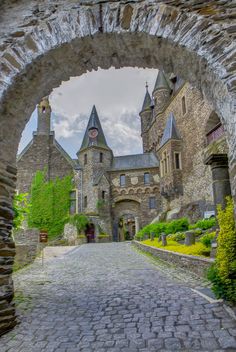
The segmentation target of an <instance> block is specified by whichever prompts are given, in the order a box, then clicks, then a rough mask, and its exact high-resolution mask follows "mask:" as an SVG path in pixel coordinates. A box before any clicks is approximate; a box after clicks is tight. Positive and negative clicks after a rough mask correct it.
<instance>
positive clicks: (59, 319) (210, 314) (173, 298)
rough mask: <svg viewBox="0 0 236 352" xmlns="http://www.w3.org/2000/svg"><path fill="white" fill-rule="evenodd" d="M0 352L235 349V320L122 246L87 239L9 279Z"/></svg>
mask: <svg viewBox="0 0 236 352" xmlns="http://www.w3.org/2000/svg"><path fill="white" fill-rule="evenodd" d="M15 287H16V292H17V294H16V298H17V307H18V314H19V319H20V320H21V324H19V325H18V326H17V327H16V328H15V329H14V330H13V331H11V332H9V333H8V334H6V335H4V336H2V337H1V338H0V351H1V352H20V351H21V352H44V351H45V352H54V351H57V352H72V351H73V352H75V351H77V352H121V351H122V352H137V351H140V352H152V351H178V350H180V351H186V352H189V351H201V352H206V351H214V352H217V351H236V322H235V321H234V320H232V319H231V318H230V317H229V316H228V314H227V312H226V311H225V310H224V309H223V307H222V306H221V305H220V304H219V303H214V304H210V303H208V302H207V301H206V300H205V299H204V298H202V297H200V296H198V295H197V294H196V293H194V292H193V291H192V290H191V289H190V287H189V286H188V285H187V284H186V283H181V282H178V281H176V280H175V279H171V278H170V277H169V276H166V275H165V274H164V273H163V271H160V270H158V266H157V265H154V264H152V263H151V262H150V260H149V259H148V258H147V257H146V256H143V255H141V254H140V253H137V252H136V251H135V250H134V249H132V248H131V246H130V244H127V243H108V244H88V245H83V246H81V247H79V248H77V249H74V250H72V251H70V252H69V253H67V254H65V255H62V256H60V257H57V258H53V259H48V260H46V261H45V265H44V268H42V266H41V263H40V261H39V260H37V261H36V262H35V263H34V264H33V265H31V266H30V267H27V268H26V269H23V270H21V271H20V272H19V273H17V274H16V277H15Z"/></svg>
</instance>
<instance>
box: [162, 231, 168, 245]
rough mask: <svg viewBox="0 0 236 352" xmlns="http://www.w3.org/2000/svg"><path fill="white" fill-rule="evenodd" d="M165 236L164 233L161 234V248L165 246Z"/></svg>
mask: <svg viewBox="0 0 236 352" xmlns="http://www.w3.org/2000/svg"><path fill="white" fill-rule="evenodd" d="M166 237H167V235H166V234H165V233H162V234H161V241H162V246H167V239H166Z"/></svg>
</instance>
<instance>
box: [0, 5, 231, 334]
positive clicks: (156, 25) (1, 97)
mask: <svg viewBox="0 0 236 352" xmlns="http://www.w3.org/2000/svg"><path fill="white" fill-rule="evenodd" d="M0 16H1V18H0V49H1V58H0V65H1V70H0V245H1V251H0V261H1V283H0V284H1V291H0V292H1V294H0V315H1V321H0V332H1V333H3V332H4V331H6V330H9V329H10V328H12V327H13V326H14V325H15V313H14V306H13V304H12V298H13V282H12V278H11V272H12V264H13V258H14V255H15V249H14V243H13V241H12V239H11V229H12V219H13V211H12V199H13V195H14V192H15V187H16V173H17V170H16V153H17V148H18V145H19V141H20V136H21V133H22V131H23V129H24V126H25V124H26V122H27V121H28V120H29V118H30V115H31V113H32V112H33V109H34V107H35V105H36V104H37V103H38V102H39V101H40V100H41V99H42V98H43V97H44V96H47V95H49V94H50V92H51V90H52V89H53V88H54V87H56V86H58V85H59V84H60V83H61V81H62V80H64V81H65V80H68V79H69V77H71V76H76V75H77V76H80V75H82V74H83V73H85V72H86V71H87V70H90V71H91V70H93V69H97V68H98V67H101V68H103V69H107V68H109V67H111V66H114V67H116V68H120V67H124V66H132V67H135V66H137V67H152V68H163V69H164V70H165V71H166V72H174V73H175V74H177V75H178V76H179V77H182V78H183V79H184V80H186V81H187V82H190V84H191V85H192V86H194V87H197V88H199V89H200V91H201V93H202V94H203V95H204V97H206V98H208V99H209V101H210V102H211V103H212V106H213V110H214V112H215V113H216V114H217V115H218V116H219V122H220V123H221V124H222V127H219V130H218V127H217V125H215V130H210V131H209V136H208V137H209V141H210V140H211V139H212V138H214V136H216V135H217V134H219V132H220V129H221V128H223V129H224V133H225V137H226V140H227V146H228V147H229V151H228V157H229V175H230V180H231V186H232V195H233V197H234V199H235V194H236V193H235V191H236V182H235V178H236V157H235V155H236V154H235V153H236V147H235V146H236V138H235V116H236V115H235V107H236V80H235V53H236V45H235V33H236V26H235V4H234V2H233V1H223V2H222V1H214V2H209V4H207V6H206V3H205V2H202V1H200V0H190V1H180V0H170V1H164V0H156V1H151V0H144V1H132V2H129V1H126V0H125V1H122V2H121V1H112V0H111V1H97V0H88V1H87V0H84V1H80V2H75V1H73V0H63V1H62V0H59V1H57V2H56V3H55V2H54V3H52V2H51V1H46V0H45V1H36V0H29V1H28V0H27V1H26V0H19V1H11V0H3V1H1V4H0ZM222 48H223V49H222ZM62 68H63V69H62ZM183 106H184V102H183ZM174 117H175V120H176V126H177V128H178V130H179V133H180V136H181V131H180V127H179V125H178V122H177V116H176V115H174ZM191 120H192V118H191ZM213 120H214V119H213ZM172 121H173V119H172ZM203 122H204V121H203ZM199 127H200V125H199ZM192 131H193V130H192ZM216 131H217V132H216ZM197 134H198V130H196V133H195V135H197ZM181 137H182V136H181ZM168 143H169V144H168ZM170 144H171V145H170ZM177 147H178V148H182V147H184V146H183V145H182V146H181V141H180V140H177V141H176V145H175V146H174V145H173V143H172V140H170V141H168V142H166V143H165V144H164V145H163V146H162V148H164V149H168V150H169V148H176V152H177V153H181V151H179V149H178V150H177ZM210 147H211V146H210ZM147 148H150V145H148V146H147ZM164 149H163V157H164V158H163V165H167V164H166V162H165V160H167V159H165V155H166V154H164V152H167V153H168V150H164ZM209 149H210V150H209V152H210V153H213V152H214V150H215V149H216V150H217V153H216V154H218V152H220V150H221V148H218V143H216V142H213V148H209ZM159 152H160V153H161V150H160V151H159ZM222 154H225V152H223V153H222ZM176 155H178V154H176ZM222 157H223V158H224V155H223V156H222ZM178 158H179V157H178V156H176V157H175V160H176V165H180V163H179V161H177V160H178ZM172 160H174V159H172ZM179 160H180V159H179ZM207 160H208V159H207V158H206V161H207ZM213 160H215V159H213ZM181 161H182V162H183V160H181ZM223 161H224V159H223ZM214 163H215V162H214ZM217 166H219V163H217ZM224 166H225V164H224ZM207 167H208V166H207ZM164 170H165V169H164ZM196 170H197V169H196ZM177 171H178V173H179V170H177ZM174 177H175V178H176V176H175V175H172V176H171V179H169V181H170V182H169V181H168V184H167V185H164V188H163V191H164V194H165V195H169V194H170V192H169V188H168V187H169V185H170V184H171V185H172V183H173V182H171V181H173V179H174ZM196 177H198V174H197V173H196ZM199 177H201V174H200V176H199ZM214 177H216V178H218V181H220V177H219V174H218V175H216V173H214ZM183 178H184V175H183V174H182V179H183ZM104 182H105V181H104ZM161 182H163V180H162V181H161ZM181 182H182V181H181V178H179V177H177V178H176V185H177V186H178V187H177V188H176V187H174V189H175V188H176V189H177V191H175V195H176V194H179V195H180V196H182V195H181V194H182V193H183V195H184V190H182V189H181V187H179V185H181ZM189 183H190V182H189ZM167 186H168V187H167ZM225 189H227V187H225ZM120 196H121V197H123V196H124V195H120ZM168 197H169V196H168ZM172 198H173V197H172ZM170 201H171V202H173V200H170ZM168 202H169V200H168ZM167 204H168V203H167ZM190 207H192V208H194V207H195V205H194V204H192V205H190Z"/></svg>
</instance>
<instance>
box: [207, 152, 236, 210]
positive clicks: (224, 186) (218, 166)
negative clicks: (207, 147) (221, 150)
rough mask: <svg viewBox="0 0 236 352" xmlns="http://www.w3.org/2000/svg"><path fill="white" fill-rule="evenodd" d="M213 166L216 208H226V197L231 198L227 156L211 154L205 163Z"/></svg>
mask: <svg viewBox="0 0 236 352" xmlns="http://www.w3.org/2000/svg"><path fill="white" fill-rule="evenodd" d="M204 163H205V164H206V165H210V166H211V171H212V186H213V196H214V203H215V206H217V205H218V204H221V205H222V207H223V208H224V207H225V197H226V196H231V187H230V178H229V167H228V157H227V154H211V155H210V156H209V157H208V158H207V159H206V160H205V162H204Z"/></svg>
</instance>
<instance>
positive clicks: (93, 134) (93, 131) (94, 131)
mask: <svg viewBox="0 0 236 352" xmlns="http://www.w3.org/2000/svg"><path fill="white" fill-rule="evenodd" d="M88 135H89V137H90V138H96V137H97V135H98V130H97V129H96V128H92V129H91V130H89V133H88Z"/></svg>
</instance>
